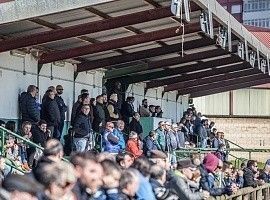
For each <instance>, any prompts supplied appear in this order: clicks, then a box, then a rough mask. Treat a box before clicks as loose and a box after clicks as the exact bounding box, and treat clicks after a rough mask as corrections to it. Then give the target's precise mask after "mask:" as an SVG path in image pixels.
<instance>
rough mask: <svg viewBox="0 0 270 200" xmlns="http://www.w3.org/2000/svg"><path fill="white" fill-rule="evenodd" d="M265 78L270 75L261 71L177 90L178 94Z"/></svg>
mask: <svg viewBox="0 0 270 200" xmlns="http://www.w3.org/2000/svg"><path fill="white" fill-rule="evenodd" d="M265 78H270V77H269V76H268V75H266V74H262V73H261V74H255V75H252V76H248V77H243V78H236V79H233V80H225V81H223V80H221V81H220V82H216V83H210V84H208V85H203V86H198V87H194V88H183V89H179V90H178V92H179V94H180V95H185V94H192V93H196V92H200V91H203V90H212V89H215V88H219V87H226V86H231V85H238V84H241V83H245V82H252V81H255V80H259V79H265Z"/></svg>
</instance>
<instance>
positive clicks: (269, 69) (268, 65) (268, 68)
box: [266, 54, 270, 76]
mask: <svg viewBox="0 0 270 200" xmlns="http://www.w3.org/2000/svg"><path fill="white" fill-rule="evenodd" d="M266 59H267V60H266V63H267V70H268V75H269V76H270V63H269V55H268V54H267V55H266Z"/></svg>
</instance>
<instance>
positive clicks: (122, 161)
mask: <svg viewBox="0 0 270 200" xmlns="http://www.w3.org/2000/svg"><path fill="white" fill-rule="evenodd" d="M133 162H134V156H133V155H132V154H131V153H129V152H127V151H122V152H119V153H118V154H117V156H116V163H117V164H118V165H119V166H120V167H121V168H122V169H128V168H129V167H130V166H131V165H132V164H133Z"/></svg>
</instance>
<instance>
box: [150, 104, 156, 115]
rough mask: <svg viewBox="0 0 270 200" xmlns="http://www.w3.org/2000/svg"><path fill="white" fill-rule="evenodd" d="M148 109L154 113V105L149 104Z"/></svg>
mask: <svg viewBox="0 0 270 200" xmlns="http://www.w3.org/2000/svg"><path fill="white" fill-rule="evenodd" d="M149 111H150V112H151V113H154V112H155V106H154V105H150V106H149Z"/></svg>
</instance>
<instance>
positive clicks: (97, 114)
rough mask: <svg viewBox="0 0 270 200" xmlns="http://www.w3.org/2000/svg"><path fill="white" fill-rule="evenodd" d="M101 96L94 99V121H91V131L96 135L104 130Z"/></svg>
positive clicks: (104, 121)
mask: <svg viewBox="0 0 270 200" xmlns="http://www.w3.org/2000/svg"><path fill="white" fill-rule="evenodd" d="M103 100H104V99H103V96H101V95H99V96H97V98H96V101H97V103H96V106H95V107H94V110H93V111H94V113H93V114H94V120H93V130H94V131H95V132H97V133H101V132H102V131H103V129H104V128H105V124H106V118H105V111H104V106H103V103H104V102H103Z"/></svg>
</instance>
